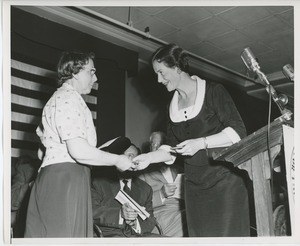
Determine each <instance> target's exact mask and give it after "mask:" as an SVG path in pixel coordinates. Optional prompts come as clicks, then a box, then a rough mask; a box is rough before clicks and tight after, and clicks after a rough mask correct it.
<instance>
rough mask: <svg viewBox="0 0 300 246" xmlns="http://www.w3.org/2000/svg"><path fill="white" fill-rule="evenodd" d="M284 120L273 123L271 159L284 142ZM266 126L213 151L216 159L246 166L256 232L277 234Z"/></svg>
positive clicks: (239, 166) (236, 165) (271, 127)
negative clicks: (252, 198) (217, 150)
mask: <svg viewBox="0 0 300 246" xmlns="http://www.w3.org/2000/svg"><path fill="white" fill-rule="evenodd" d="M283 124H287V121H286V120H285V118H284V117H279V118H278V119H276V120H275V121H273V122H272V123H271V124H270V134H269V138H270V139H269V143H270V149H271V163H273V161H274V159H275V157H276V156H277V155H278V153H279V152H280V148H281V145H282V143H283V131H282V125H283ZM267 130H268V126H264V127H263V128H261V129H259V130H258V131H256V132H254V133H252V134H251V135H249V136H247V137H245V138H243V139H242V140H241V141H239V142H238V143H236V144H234V145H232V146H230V147H228V148H225V149H223V150H221V151H220V152H218V153H217V152H214V153H213V154H212V157H213V159H214V160H219V161H227V162H231V163H233V165H234V166H235V167H238V168H240V169H245V170H246V171H247V172H248V174H249V177H250V179H251V180H252V181H253V191H254V204H255V216H256V226H257V236H274V222H273V208H272V194H271V186H270V179H271V167H270V162H269V155H268V144H267V139H268V131H267Z"/></svg>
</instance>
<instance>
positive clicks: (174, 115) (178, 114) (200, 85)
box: [169, 75, 206, 122]
mask: <svg viewBox="0 0 300 246" xmlns="http://www.w3.org/2000/svg"><path fill="white" fill-rule="evenodd" d="M191 78H192V79H195V80H196V83H197V94H196V100H195V104H194V105H192V106H190V107H187V108H183V109H178V91H175V93H174V95H173V98H172V100H171V103H170V110H169V113H170V118H171V120H172V121H173V122H181V121H186V120H189V119H192V118H194V117H196V116H197V115H198V114H199V112H200V110H201V108H202V105H203V102H204V96H205V87H206V81H205V80H203V79H200V78H199V77H198V76H195V75H193V76H191ZM185 112H186V113H185ZM185 116H187V118H185Z"/></svg>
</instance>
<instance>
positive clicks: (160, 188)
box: [139, 132, 187, 237]
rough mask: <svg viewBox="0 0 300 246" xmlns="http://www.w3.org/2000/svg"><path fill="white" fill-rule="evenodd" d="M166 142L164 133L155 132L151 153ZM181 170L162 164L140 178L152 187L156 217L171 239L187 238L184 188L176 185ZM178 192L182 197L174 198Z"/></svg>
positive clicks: (151, 142) (176, 166) (151, 138)
mask: <svg viewBox="0 0 300 246" xmlns="http://www.w3.org/2000/svg"><path fill="white" fill-rule="evenodd" d="M165 140H166V135H165V133H164V132H153V133H152V134H151V135H150V151H156V150H157V149H158V148H159V147H160V146H161V145H162V144H164V143H165ZM177 163H178V161H177ZM179 164H180V163H179ZM180 169H182V167H180V166H179V165H178V164H173V165H171V166H168V165H166V164H164V163H161V164H160V165H159V164H157V165H151V166H149V167H148V168H147V169H145V170H143V171H142V172H141V175H140V176H139V177H140V178H141V179H143V180H145V181H146V182H147V183H148V184H149V185H150V186H151V187H152V189H153V199H152V202H153V209H154V216H155V218H156V219H157V222H158V223H159V224H160V226H161V228H162V231H163V234H164V235H166V236H171V237H183V236H187V225H186V218H185V208H184V200H183V194H182V192H183V187H182V186H180V187H177V185H176V184H175V183H174V180H175V179H176V177H177V174H178V173H179V172H181V171H183V170H180ZM181 184H182V183H181ZM176 190H180V192H179V193H180V194H181V196H180V197H176V196H174V195H175V191H176Z"/></svg>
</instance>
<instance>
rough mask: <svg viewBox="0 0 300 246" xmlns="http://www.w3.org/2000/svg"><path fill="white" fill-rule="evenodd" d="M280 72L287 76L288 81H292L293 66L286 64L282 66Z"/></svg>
mask: <svg viewBox="0 0 300 246" xmlns="http://www.w3.org/2000/svg"><path fill="white" fill-rule="evenodd" d="M282 73H283V74H284V76H285V77H286V78H288V79H289V80H290V81H293V82H294V68H293V67H292V65H290V64H286V65H284V66H283V68H282Z"/></svg>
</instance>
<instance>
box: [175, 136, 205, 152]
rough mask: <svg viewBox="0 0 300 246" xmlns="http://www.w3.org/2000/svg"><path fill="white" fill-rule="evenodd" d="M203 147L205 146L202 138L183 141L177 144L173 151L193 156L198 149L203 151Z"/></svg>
mask: <svg viewBox="0 0 300 246" xmlns="http://www.w3.org/2000/svg"><path fill="white" fill-rule="evenodd" d="M205 147H206V144H205V141H204V138H196V139H189V140H185V141H183V142H181V143H180V144H177V145H176V148H174V151H175V152H176V153H178V154H181V155H190V156H193V155H194V154H195V153H197V152H198V151H199V150H200V149H204V148H205Z"/></svg>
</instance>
